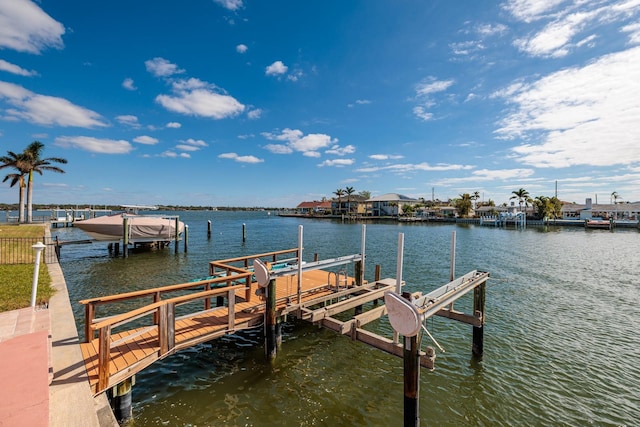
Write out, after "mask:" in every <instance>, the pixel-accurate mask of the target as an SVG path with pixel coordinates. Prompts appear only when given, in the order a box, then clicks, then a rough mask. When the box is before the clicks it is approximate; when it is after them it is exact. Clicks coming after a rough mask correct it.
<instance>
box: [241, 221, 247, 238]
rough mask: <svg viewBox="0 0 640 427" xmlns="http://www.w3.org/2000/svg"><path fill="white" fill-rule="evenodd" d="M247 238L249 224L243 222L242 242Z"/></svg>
mask: <svg viewBox="0 0 640 427" xmlns="http://www.w3.org/2000/svg"><path fill="white" fill-rule="evenodd" d="M246 240H247V224H245V223H244V222H243V223H242V243H244V242H245V241H246Z"/></svg>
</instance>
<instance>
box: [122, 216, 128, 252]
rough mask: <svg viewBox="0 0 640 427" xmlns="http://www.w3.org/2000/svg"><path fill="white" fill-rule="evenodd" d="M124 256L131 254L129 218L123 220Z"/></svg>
mask: <svg viewBox="0 0 640 427" xmlns="http://www.w3.org/2000/svg"><path fill="white" fill-rule="evenodd" d="M122 224H123V225H122V228H123V230H122V256H124V257H125V258H126V257H127V256H129V218H126V217H125V218H124V219H123V220H122Z"/></svg>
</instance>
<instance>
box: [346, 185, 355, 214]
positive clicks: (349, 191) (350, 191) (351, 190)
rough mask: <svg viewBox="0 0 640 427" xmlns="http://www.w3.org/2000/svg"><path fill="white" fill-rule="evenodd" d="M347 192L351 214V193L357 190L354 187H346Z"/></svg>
mask: <svg viewBox="0 0 640 427" xmlns="http://www.w3.org/2000/svg"><path fill="white" fill-rule="evenodd" d="M344 192H345V194H346V195H347V210H348V212H349V214H351V195H352V194H353V193H355V192H356V190H354V189H353V187H347V188H345V189H344Z"/></svg>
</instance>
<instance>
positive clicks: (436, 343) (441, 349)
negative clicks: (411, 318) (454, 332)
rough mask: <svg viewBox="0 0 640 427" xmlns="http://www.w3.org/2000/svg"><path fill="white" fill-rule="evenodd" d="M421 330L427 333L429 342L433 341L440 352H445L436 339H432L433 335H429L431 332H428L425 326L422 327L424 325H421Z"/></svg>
mask: <svg viewBox="0 0 640 427" xmlns="http://www.w3.org/2000/svg"><path fill="white" fill-rule="evenodd" d="M422 329H424V331H425V332H426V333H427V335H429V338H431V341H433V343H434V344H435V345H436V346H438V348H439V349H440V351H441V352H443V353H444V352H445V351H444V348H442V346H441V345H440V344H438V341H436V339H435V338H434V337H433V335H431V332H429V330H428V329H427V327H426V326H424V323H422Z"/></svg>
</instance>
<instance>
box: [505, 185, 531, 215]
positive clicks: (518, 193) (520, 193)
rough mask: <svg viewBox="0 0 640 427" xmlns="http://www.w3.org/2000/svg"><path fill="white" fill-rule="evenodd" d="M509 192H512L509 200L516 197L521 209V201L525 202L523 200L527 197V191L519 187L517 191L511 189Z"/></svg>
mask: <svg viewBox="0 0 640 427" xmlns="http://www.w3.org/2000/svg"><path fill="white" fill-rule="evenodd" d="M511 193H513V196H511V197H509V200H511V199H518V204H519V205H520V210H521V211H522V203H523V202H525V200H527V198H528V197H529V192H528V191H527V190H525V189H524V188H521V189H519V190H518V191H512V192H511Z"/></svg>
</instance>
